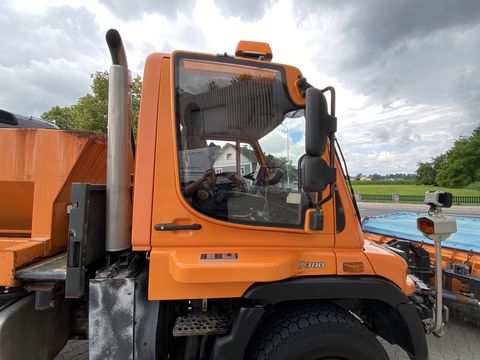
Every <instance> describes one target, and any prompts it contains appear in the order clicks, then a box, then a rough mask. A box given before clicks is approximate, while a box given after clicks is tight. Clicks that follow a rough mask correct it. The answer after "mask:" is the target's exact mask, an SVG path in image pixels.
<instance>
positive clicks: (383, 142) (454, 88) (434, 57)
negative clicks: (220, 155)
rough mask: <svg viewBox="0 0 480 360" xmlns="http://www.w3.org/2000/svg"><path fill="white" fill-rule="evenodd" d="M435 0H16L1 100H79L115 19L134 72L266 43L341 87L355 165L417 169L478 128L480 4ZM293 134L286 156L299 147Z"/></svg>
mask: <svg viewBox="0 0 480 360" xmlns="http://www.w3.org/2000/svg"><path fill="white" fill-rule="evenodd" d="M439 1H440V2H441V5H438V4H437V3H436V2H432V1H424V2H422V6H418V4H416V3H415V2H411V1H406V2H401V3H389V4H388V5H382V7H380V6H378V2H377V0H368V1H365V3H364V4H363V5H362V6H360V5H359V4H358V3H357V2H353V1H345V2H342V3H341V4H338V2H335V1H329V0H324V1H322V2H318V1H311V0H278V1H270V0H268V1H248V2H241V3H240V2H234V1H228V0H197V1H194V0H182V1H180V2H168V1H160V2H156V1H155V2H154V1H147V2H144V3H142V5H141V6H140V7H138V8H134V9H133V8H128V7H125V3H124V2H122V1H120V2H115V3H114V2H112V1H109V0H89V1H84V2H81V3H72V2H70V1H67V0H45V1H41V2H40V1H33V0H15V1H13V0H10V1H7V2H4V3H3V4H1V5H0V24H2V28H3V29H4V30H3V32H2V33H0V42H1V43H2V46H3V51H2V52H1V53H0V82H1V83H2V85H3V89H2V91H1V92H0V108H5V109H8V110H12V111H15V112H18V113H25V114H28V115H40V114H41V113H42V112H44V111H46V110H48V109H49V108H50V107H51V106H53V105H66V104H69V103H73V102H74V101H75V100H76V99H77V98H78V97H79V96H82V95H83V94H85V92H87V91H88V85H89V84H90V74H91V73H93V72H95V71H102V70H105V69H108V67H109V56H108V52H107V47H106V44H105V40H104V34H105V32H106V31H107V30H108V29H109V28H111V27H114V28H117V29H119V31H120V33H121V34H122V37H123V39H124V42H125V45H126V49H127V54H128V58H129V65H130V68H131V69H132V70H133V73H134V75H135V74H140V75H142V73H143V70H142V67H143V65H144V61H145V58H146V56H147V55H148V53H150V52H153V51H158V52H171V51H173V50H175V49H183V50H192V51H200V52H210V53H223V52H228V53H229V54H233V52H234V49H235V46H236V44H237V42H238V41H239V40H256V41H264V42H268V43H269V44H270V46H271V47H272V50H273V55H274V61H276V62H280V63H287V64H291V65H294V66H296V67H298V68H299V69H301V71H302V73H303V74H304V75H305V76H306V77H307V79H308V81H309V82H310V83H312V84H314V85H315V86H317V87H324V86H327V85H333V86H335V88H336V89H337V117H338V137H339V139H340V141H341V143H342V144H343V148H344V149H343V150H344V153H345V156H346V158H347V161H348V162H349V165H350V168H351V172H352V173H356V172H362V173H375V172H376V173H392V172H413V171H414V170H415V168H416V163H417V162H418V161H427V160H429V159H430V158H431V157H433V156H436V155H439V154H440V153H442V152H445V151H446V150H448V149H449V147H451V145H452V144H453V141H454V140H455V139H456V138H458V137H459V136H462V135H468V134H469V133H470V132H471V131H472V130H473V128H474V127H475V126H478V125H479V120H478V119H479V118H480V68H479V67H480V65H479V63H478V61H477V60H476V59H478V58H479V57H480V37H479V36H478V33H479V31H480V20H479V13H480V9H479V6H478V3H476V2H468V1H465V2H462V3H461V4H455V5H452V4H450V3H448V2H444V1H443V0H439ZM433 8H435V9H436V11H437V16H436V17H435V18H434V17H431V16H430V14H431V9H433ZM132 9H133V10H132ZM380 9H382V10H380ZM397 14H403V16H401V17H399V16H397ZM300 126H301V125H300V123H299V122H298V121H297V123H292V124H291V125H289V128H291V129H292V131H294V130H299V127H300ZM271 137H272V142H271V144H270V145H268V146H269V147H268V150H266V151H267V152H272V153H274V154H276V155H281V154H284V153H285V154H284V155H286V147H285V146H284V144H286V133H285V131H282V130H281V129H279V130H276V131H275V132H274V133H273V134H272V135H271ZM291 140H292V139H291ZM297 140H298V141H295V142H294V141H293V140H292V141H291V142H290V143H289V145H290V146H289V147H290V149H289V151H290V153H291V157H293V156H299V155H300V154H301V153H303V142H302V141H304V139H303V137H301V138H300V139H297Z"/></svg>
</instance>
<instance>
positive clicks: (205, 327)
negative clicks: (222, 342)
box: [173, 313, 232, 337]
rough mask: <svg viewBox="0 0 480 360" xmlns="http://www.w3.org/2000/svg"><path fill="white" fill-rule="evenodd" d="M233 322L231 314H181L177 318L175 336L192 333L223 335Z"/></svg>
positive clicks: (190, 334)
mask: <svg viewBox="0 0 480 360" xmlns="http://www.w3.org/2000/svg"><path fill="white" fill-rule="evenodd" d="M231 323H232V317H231V316H230V315H224V314H215V313H202V314H197V315H187V316H179V317H178V318H177V319H176V320H175V325H174V327H173V336H176V337H178V336H192V335H223V334H226V333H227V332H228V330H229V328H230V324H231Z"/></svg>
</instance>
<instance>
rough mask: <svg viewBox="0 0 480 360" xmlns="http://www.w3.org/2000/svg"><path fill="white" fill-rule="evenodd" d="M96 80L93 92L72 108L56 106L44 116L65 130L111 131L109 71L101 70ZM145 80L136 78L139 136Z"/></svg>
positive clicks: (135, 109)
mask: <svg viewBox="0 0 480 360" xmlns="http://www.w3.org/2000/svg"><path fill="white" fill-rule="evenodd" d="M90 77H91V78H92V85H91V90H92V93H90V94H86V95H84V96H82V97H81V98H79V99H78V101H77V102H76V103H75V104H73V105H70V106H65V107H59V106H53V107H52V108H51V109H50V110H49V111H47V112H44V113H43V114H42V118H43V119H46V120H51V121H52V120H54V121H55V123H56V124H57V126H58V127H60V128H61V129H73V130H89V131H95V132H98V133H106V132H107V116H108V71H98V72H96V73H95V74H92V75H91V76H90ZM141 89H142V80H141V78H140V76H138V75H137V76H136V77H135V78H133V79H132V83H131V93H132V112H133V128H134V132H135V133H136V129H137V123H138V112H139V109H140V94H141Z"/></svg>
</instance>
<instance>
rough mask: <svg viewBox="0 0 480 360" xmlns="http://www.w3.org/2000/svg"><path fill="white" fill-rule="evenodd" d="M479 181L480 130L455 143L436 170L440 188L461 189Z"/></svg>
mask: <svg viewBox="0 0 480 360" xmlns="http://www.w3.org/2000/svg"><path fill="white" fill-rule="evenodd" d="M479 180H480V128H477V129H475V130H474V131H473V133H472V135H471V136H469V137H462V138H460V139H458V140H457V141H455V144H454V146H453V147H452V148H451V149H450V150H449V151H448V152H447V153H446V154H445V155H444V159H443V161H442V163H441V165H440V167H439V169H438V173H437V182H438V184H439V185H440V186H446V187H454V188H462V187H465V186H467V185H468V184H470V183H473V182H475V181H479Z"/></svg>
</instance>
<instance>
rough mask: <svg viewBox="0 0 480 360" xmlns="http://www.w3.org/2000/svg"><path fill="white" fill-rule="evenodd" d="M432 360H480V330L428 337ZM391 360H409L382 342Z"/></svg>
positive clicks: (451, 328) (77, 356)
mask: <svg viewBox="0 0 480 360" xmlns="http://www.w3.org/2000/svg"><path fill="white" fill-rule="evenodd" d="M427 340H428V348H429V352H430V360H479V359H480V329H479V328H476V327H473V326H471V325H468V324H463V323H459V322H457V321H451V322H449V323H448V324H447V326H446V330H445V335H444V336H443V337H442V338H436V337H434V336H433V335H428V336H427ZM382 344H383V345H384V347H385V349H386V350H387V353H388V355H389V356H390V359H391V360H409V358H408V356H407V354H406V352H405V351H403V350H402V349H401V348H399V347H398V346H394V345H390V344H389V343H387V342H386V341H383V340H382ZM87 359H88V342H87V341H69V342H68V344H67V346H65V348H64V349H63V351H62V352H61V353H60V354H59V355H58V356H57V357H56V358H55V360H87Z"/></svg>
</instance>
